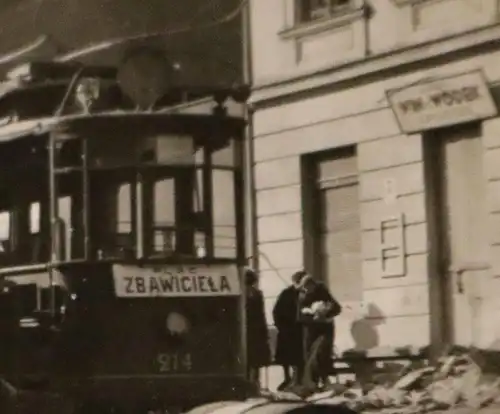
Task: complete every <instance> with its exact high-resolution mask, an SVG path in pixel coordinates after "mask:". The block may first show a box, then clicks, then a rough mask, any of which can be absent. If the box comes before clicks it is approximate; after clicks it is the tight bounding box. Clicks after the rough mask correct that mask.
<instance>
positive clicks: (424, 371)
mask: <svg viewBox="0 0 500 414" xmlns="http://www.w3.org/2000/svg"><path fill="white" fill-rule="evenodd" d="M433 372H434V368H433V367H425V368H420V369H417V370H415V371H412V372H409V373H408V374H406V375H405V376H403V377H402V378H400V379H399V380H398V381H396V383H395V384H394V386H393V388H396V389H400V390H410V389H412V387H413V386H415V385H416V384H417V383H418V382H419V381H420V380H421V379H423V378H424V377H425V376H426V375H429V374H432V373H433Z"/></svg>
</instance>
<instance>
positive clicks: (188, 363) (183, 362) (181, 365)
mask: <svg viewBox="0 0 500 414" xmlns="http://www.w3.org/2000/svg"><path fill="white" fill-rule="evenodd" d="M156 363H157V366H158V371H159V372H160V373H162V374H167V373H171V374H175V373H183V372H190V371H191V370H192V369H193V362H192V358H191V354H189V353H160V354H158V355H157V357H156Z"/></svg>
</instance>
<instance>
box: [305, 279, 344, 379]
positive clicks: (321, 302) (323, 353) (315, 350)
mask: <svg viewBox="0 0 500 414" xmlns="http://www.w3.org/2000/svg"><path fill="white" fill-rule="evenodd" d="M300 285H301V286H300V294H299V299H298V302H299V304H298V307H299V320H300V321H301V323H302V326H303V335H304V347H305V355H306V358H305V359H306V369H305V375H304V379H303V382H304V384H305V385H307V384H306V383H308V384H309V383H312V384H311V385H315V386H317V385H318V384H319V383H320V382H322V383H323V386H326V385H327V383H328V377H329V375H330V373H331V370H332V365H333V364H332V362H333V346H334V337H335V322H334V318H335V317H336V316H338V315H339V314H340V313H341V311H342V307H341V306H340V304H339V303H338V302H337V300H336V299H335V298H334V297H333V296H332V295H331V294H330V292H329V291H328V288H327V287H326V286H325V285H324V284H323V283H321V282H319V281H317V280H315V279H314V278H313V277H312V276H311V275H309V274H306V275H305V276H304V277H303V278H302V279H301V283H300Z"/></svg>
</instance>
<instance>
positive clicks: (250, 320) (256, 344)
mask: <svg viewBox="0 0 500 414" xmlns="http://www.w3.org/2000/svg"><path fill="white" fill-rule="evenodd" d="M258 280H259V279H258V276H257V273H255V272H254V271H253V270H251V269H247V270H246V271H245V285H246V286H245V288H246V323H247V362H248V368H249V373H248V374H249V378H250V380H251V381H252V382H255V383H257V382H258V379H259V369H260V368H262V367H266V366H269V364H270V362H271V351H270V347H269V336H268V330H267V322H266V315H265V309H264V295H263V294H262V291H261V290H259V288H258V287H257V284H258Z"/></svg>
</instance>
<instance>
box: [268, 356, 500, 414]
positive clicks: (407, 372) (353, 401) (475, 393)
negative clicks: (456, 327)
mask: <svg viewBox="0 0 500 414" xmlns="http://www.w3.org/2000/svg"><path fill="white" fill-rule="evenodd" d="M491 365H492V364H491V362H488V361H485V360H484V359H483V358H481V355H480V353H479V352H476V351H473V350H464V351H462V352H460V353H457V351H456V350H455V351H454V354H451V353H450V354H448V355H446V356H445V357H443V358H440V359H439V360H438V362H437V363H436V364H435V365H432V366H431V365H427V366H422V364H421V363H415V364H410V365H409V366H408V367H405V368H404V369H403V370H399V372H398V373H397V374H394V373H393V374H392V375H386V376H382V377H378V378H376V376H375V375H374V378H373V381H372V383H371V384H366V383H365V384H360V383H359V382H352V383H350V384H345V385H343V384H342V385H341V384H334V385H333V386H332V387H331V389H330V388H329V389H328V391H324V392H321V393H314V394H312V391H311V390H310V389H309V390H307V389H300V388H296V389H293V390H290V392H287V393H284V394H283V395H282V398H283V399H287V398H288V397H290V396H291V395H294V397H292V398H297V397H299V398H302V399H305V400H308V401H311V402H316V403H322V404H324V403H328V404H335V405H345V406H347V407H349V408H350V409H353V410H355V411H357V412H363V413H365V412H366V413H368V412H384V413H391V414H399V413H401V414H417V413H418V414H420V413H431V412H437V411H450V410H453V409H458V408H468V409H470V410H475V411H474V412H476V410H479V409H482V408H485V407H490V406H497V407H499V409H500V371H498V370H497V372H490V370H489V369H488V368H491ZM311 394H312V395H311ZM276 398H279V396H276ZM499 412H500V411H499Z"/></svg>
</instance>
